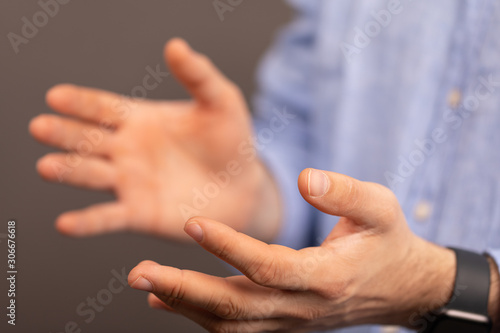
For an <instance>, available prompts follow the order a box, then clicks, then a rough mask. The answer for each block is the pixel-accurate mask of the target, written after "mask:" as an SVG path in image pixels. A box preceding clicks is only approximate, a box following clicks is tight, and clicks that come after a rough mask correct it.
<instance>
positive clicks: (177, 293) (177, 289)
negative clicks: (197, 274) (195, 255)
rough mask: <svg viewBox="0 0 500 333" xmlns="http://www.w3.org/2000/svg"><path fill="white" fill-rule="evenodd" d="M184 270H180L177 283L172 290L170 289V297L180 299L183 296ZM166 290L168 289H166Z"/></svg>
mask: <svg viewBox="0 0 500 333" xmlns="http://www.w3.org/2000/svg"><path fill="white" fill-rule="evenodd" d="M184 275H185V274H184V271H183V270H180V278H179V283H176V284H175V285H174V287H173V288H172V290H170V297H173V298H175V299H178V300H181V299H183V298H184V294H185V289H184ZM167 292H168V291H167Z"/></svg>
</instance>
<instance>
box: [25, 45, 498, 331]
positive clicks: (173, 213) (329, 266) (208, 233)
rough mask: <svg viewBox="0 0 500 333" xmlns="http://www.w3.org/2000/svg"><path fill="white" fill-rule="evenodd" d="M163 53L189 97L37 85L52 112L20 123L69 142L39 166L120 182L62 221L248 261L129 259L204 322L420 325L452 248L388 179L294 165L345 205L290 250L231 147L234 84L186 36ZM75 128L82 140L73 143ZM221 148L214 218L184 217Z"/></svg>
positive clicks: (237, 113)
mask: <svg viewBox="0 0 500 333" xmlns="http://www.w3.org/2000/svg"><path fill="white" fill-rule="evenodd" d="M165 58H166V61H167V64H168V65H169V67H170V70H171V72H172V73H173V74H174V76H175V77H176V78H177V79H178V80H179V82H181V83H182V84H183V85H184V86H185V87H186V89H187V90H188V91H189V92H190V94H191V95H192V97H193V99H192V100H191V101H147V100H137V99H129V98H125V97H123V96H118V95H116V94H113V93H109V92H105V91H101V90H96V89H90V88H84V87H77V86H73V85H59V86H56V87H54V88H52V89H51V90H50V91H49V92H48V93H47V103H48V105H49V106H50V107H51V108H53V109H54V110H55V111H56V112H57V113H58V115H40V116H38V117H37V118H35V119H33V121H32V122H31V124H30V131H31V133H32V135H33V136H34V137H35V138H36V139H37V140H39V141H40V142H42V143H44V144H47V145H50V146H54V147H57V148H60V149H63V150H65V151H66V152H63V153H52V154H48V155H46V156H44V157H42V158H41V159H40V161H39V162H38V164H37V168H38V171H39V173H40V175H41V176H42V177H43V178H44V179H47V180H49V181H54V182H62V183H65V184H68V185H72V186H77V187H84V188H90V189H94V190H105V191H113V192H114V193H115V195H116V200H115V201H113V202H110V203H103V204H98V205H94V206H91V207H87V208H85V209H82V210H78V211H72V212H66V213H63V214H62V215H61V216H59V217H58V219H57V222H56V226H57V228H58V230H60V231H61V232H63V233H65V234H68V235H72V236H88V235H94V234H100V233H104V232H111V231H118V230H133V231H139V232H145V233H148V234H151V235H157V236H162V237H168V238H169V239H177V240H185V239H191V238H193V239H194V240H195V241H196V242H198V243H199V244H200V245H201V246H202V247H203V248H204V249H206V250H207V251H209V252H211V253H213V254H214V255H216V256H217V257H219V258H221V259H223V260H225V261H226V262H228V263H229V264H231V265H233V266H234V267H235V268H237V269H238V270H240V271H241V272H242V273H243V274H244V275H242V276H233V277H229V278H220V277H214V276H209V275H206V274H202V273H199V272H193V271H188V270H179V269H177V268H173V267H167V266H161V265H159V264H157V263H154V262H151V261H145V262H142V263H140V264H139V265H138V266H137V267H135V268H134V269H133V270H132V271H131V272H130V275H129V283H130V285H131V286H132V287H133V288H136V289H140V290H144V291H147V292H150V293H151V294H150V296H149V304H150V305H151V306H152V307H154V308H161V309H164V310H167V311H171V312H175V313H179V314H181V315H183V316H185V317H187V318H189V319H191V320H193V321H195V322H197V323H198V324H200V325H201V326H203V327H205V328H206V329H207V330H209V331H213V332H260V331H287V332H290V331H298V332H301V331H309V330H313V329H315V330H317V329H329V328H338V327H345V326H352V325H358V324H368V323H370V324H393V325H402V326H407V327H410V328H414V329H419V328H421V327H419V326H418V323H419V319H420V318H421V317H422V316H424V315H425V314H427V313H428V312H429V311H431V310H435V309H438V308H440V307H441V306H443V305H444V304H446V303H447V302H448V300H449V299H450V297H451V294H452V289H453V283H454V274H455V273H454V272H455V269H456V267H455V265H456V264H455V258H454V255H453V253H452V252H451V251H450V250H448V249H445V248H442V247H440V246H437V245H435V244H432V243H429V242H427V241H425V240H423V239H421V238H419V237H417V236H416V235H414V234H413V233H412V232H411V231H410V229H409V228H408V225H407V223H406V220H405V217H404V215H403V213H402V211H401V208H400V206H399V204H398V202H397V200H396V198H395V197H394V195H393V194H392V192H391V191H390V190H388V189H387V188H385V187H383V186H381V185H378V184H373V183H366V182H361V181H358V180H355V179H352V178H349V177H347V176H344V175H340V174H336V173H333V172H327V171H317V170H316V171H315V170H313V169H306V170H304V171H303V172H302V173H301V175H300V176H299V179H298V187H299V191H300V193H301V194H302V196H303V197H304V199H305V200H306V201H307V202H309V203H310V204H311V205H313V206H314V207H316V208H317V209H319V210H320V211H322V212H325V213H327V214H332V215H337V216H341V219H340V221H339V223H338V224H337V225H336V226H335V227H334V228H333V229H332V231H331V233H330V235H329V236H328V237H327V238H326V240H325V241H324V242H323V244H321V246H319V247H312V248H305V249H301V250H299V251H296V250H293V249H290V248H287V247H283V246H279V245H268V244H267V243H265V242H263V241H271V240H272V239H273V238H274V237H275V235H276V233H277V231H278V230H279V228H280V217H281V208H280V202H279V193H278V191H277V189H276V186H275V185H274V182H273V179H272V178H271V176H270V175H269V174H268V173H267V171H266V169H265V168H264V166H263V165H262V163H261V162H260V161H259V160H258V159H257V158H255V157H253V158H252V157H251V158H249V156H248V155H244V154H242V153H241V151H239V149H238V147H239V146H240V144H242V143H245V142H251V140H250V141H249V138H250V137H251V133H252V132H251V121H250V116H249V112H248V109H247V107H246V104H245V102H244V99H243V97H242V95H241V93H240V91H239V90H238V88H237V87H236V86H235V85H234V84H233V83H232V82H230V81H229V80H228V79H227V78H225V77H224V76H223V75H222V74H221V73H220V72H219V71H218V70H217V69H216V68H215V67H214V66H213V65H212V64H211V63H210V61H209V60H208V59H207V58H206V57H205V56H203V55H200V54H198V53H196V52H194V51H192V50H191V49H190V48H189V46H188V45H187V44H186V43H185V42H184V41H182V40H179V39H175V40H172V41H170V42H169V43H168V44H167V46H166V48H165ZM89 133H90V136H89ZM89 137H91V138H93V140H90V139H89ZM84 141H91V146H90V147H91V149H86V150H83V149H81V148H82V145H83V144H82V142H84ZM88 147H89V146H88V144H87V148H88ZM253 156H254V155H253ZM229 161H236V162H237V163H238V166H240V167H241V172H239V173H238V174H237V175H234V176H232V177H231V179H230V182H229V185H227V186H224V187H221V188H219V190H220V192H219V193H218V195H217V196H215V197H214V198H212V199H211V200H210V204H209V205H207V206H206V207H202V208H200V209H197V211H196V213H197V214H198V213H199V215H204V216H210V217H211V218H213V219H215V220H218V221H220V222H217V221H215V220H211V219H208V218H204V217H193V218H191V219H189V220H188V222H187V223H185V220H186V217H185V216H184V215H183V214H182V213H181V212H180V209H179V207H180V206H182V205H183V204H190V203H192V200H193V193H194V192H193V189H196V188H198V189H202V188H203V186H205V185H206V184H207V183H209V182H211V181H212V179H211V178H210V177H209V176H208V175H209V174H210V173H211V172H212V173H217V172H220V171H221V170H225V168H226V167H227V163H228V162H229ZM183 175H189V177H185V176H183ZM320 179H324V180H326V183H321V182H319V180H320ZM323 190H324V192H325V193H323ZM183 229H184V230H183ZM184 231H185V232H184ZM189 236H190V237H189ZM256 238H257V239H260V240H257V239H256ZM262 240H263V241H262ZM490 264H491V267H492V287H491V292H490V304H489V309H490V315H491V316H492V318H493V320H494V323H495V332H498V331H499V329H498V321H499V313H498V312H499V305H498V300H499V299H500V295H499V287H498V280H499V277H498V268H497V267H496V264H495V262H494V261H493V260H492V259H490Z"/></svg>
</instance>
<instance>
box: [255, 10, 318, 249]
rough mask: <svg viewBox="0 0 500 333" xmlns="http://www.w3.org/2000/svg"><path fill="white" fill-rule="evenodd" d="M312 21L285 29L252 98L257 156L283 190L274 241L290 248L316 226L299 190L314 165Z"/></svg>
mask: <svg viewBox="0 0 500 333" xmlns="http://www.w3.org/2000/svg"><path fill="white" fill-rule="evenodd" d="M311 30H312V27H310V26H309V22H308V20H300V19H299V20H298V21H296V22H294V23H293V24H292V25H291V26H289V27H288V28H287V29H285V31H283V32H282V33H281V34H280V36H279V38H278V41H277V43H276V44H275V46H274V47H273V48H272V49H271V50H270V51H269V52H268V53H267V55H266V56H265V58H264V60H263V62H262V63H261V65H260V67H259V70H258V83H259V92H258V94H257V96H256V97H255V99H254V124H255V126H254V134H255V142H256V147H257V151H258V153H259V157H260V158H261V159H262V161H263V162H264V164H265V165H266V166H267V168H268V170H269V172H270V173H271V175H272V176H273V178H274V180H275V182H276V184H277V186H278V187H279V191H280V194H281V203H282V207H283V215H282V216H283V220H282V228H281V231H280V233H279V235H278V237H277V239H275V241H274V242H275V243H278V244H281V245H285V246H288V247H291V248H296V249H298V248H302V247H305V246H309V245H310V239H311V237H310V235H311V233H312V230H314V229H313V228H314V226H313V224H314V221H313V215H314V212H313V210H312V207H311V206H310V205H309V204H308V203H307V202H306V201H305V200H304V199H303V198H302V196H301V195H300V193H299V191H298V187H297V179H298V175H299V173H300V172H301V171H302V170H303V169H304V168H307V167H308V166H311V165H310V161H311V158H312V156H311V147H310V144H309V143H310V141H311V140H310V133H311V132H310V131H311V128H310V117H311V112H310V107H311V95H310V90H311V89H310V87H309V83H308V82H310V80H308V78H307V75H310V70H309V67H310V62H311V58H312V57H310V56H309V55H308V53H310V52H311V48H312V46H313V40H312V38H313V37H312V31H311Z"/></svg>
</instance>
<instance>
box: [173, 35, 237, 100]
mask: <svg viewBox="0 0 500 333" xmlns="http://www.w3.org/2000/svg"><path fill="white" fill-rule="evenodd" d="M164 54H165V61H166V62H167V64H168V66H169V68H170V70H171V71H172V73H173V74H174V75H175V77H176V78H177V79H178V80H179V81H180V82H181V83H182V85H183V86H184V87H185V88H186V89H187V90H188V91H189V93H190V94H191V96H192V97H193V98H194V99H195V100H196V101H197V102H199V103H201V104H205V105H208V106H215V107H218V106H219V107H220V106H221V103H222V102H223V101H224V100H225V98H223V97H225V96H226V95H227V94H233V95H234V94H235V93H238V92H239V90H238V89H237V88H236V86H235V85H234V84H233V83H232V82H231V81H229V80H228V79H227V78H226V77H225V76H224V75H223V74H222V73H221V72H220V71H219V70H218V69H217V68H216V67H215V66H214V64H213V63H212V62H211V61H210V60H209V59H208V58H207V57H206V56H204V55H202V54H199V53H197V52H195V51H193V50H192V49H191V48H190V47H189V45H188V44H187V43H186V42H185V41H184V40H183V39H180V38H174V39H172V40H170V41H169V42H168V43H167V44H166V45H165V52H164Z"/></svg>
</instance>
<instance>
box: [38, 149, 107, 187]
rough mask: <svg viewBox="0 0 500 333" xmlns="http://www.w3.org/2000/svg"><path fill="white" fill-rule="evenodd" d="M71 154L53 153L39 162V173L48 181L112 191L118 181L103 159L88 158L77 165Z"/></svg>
mask: <svg viewBox="0 0 500 333" xmlns="http://www.w3.org/2000/svg"><path fill="white" fill-rule="evenodd" d="M72 158H73V157H72V156H71V155H69V154H62V153H52V154H47V155H45V156H44V157H42V158H41V159H40V160H38V162H37V170H38V173H39V174H40V175H41V176H42V177H43V178H44V179H46V180H48V181H52V182H56V181H58V182H62V183H65V184H68V185H73V186H78V187H84V188H88V189H93V190H110V189H112V188H113V187H114V185H115V181H116V172H115V169H114V168H113V167H112V166H111V164H110V163H109V162H107V161H105V160H103V159H100V158H95V157H86V158H82V159H80V160H79V163H78V164H76V163H74V161H71V159H72Z"/></svg>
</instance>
